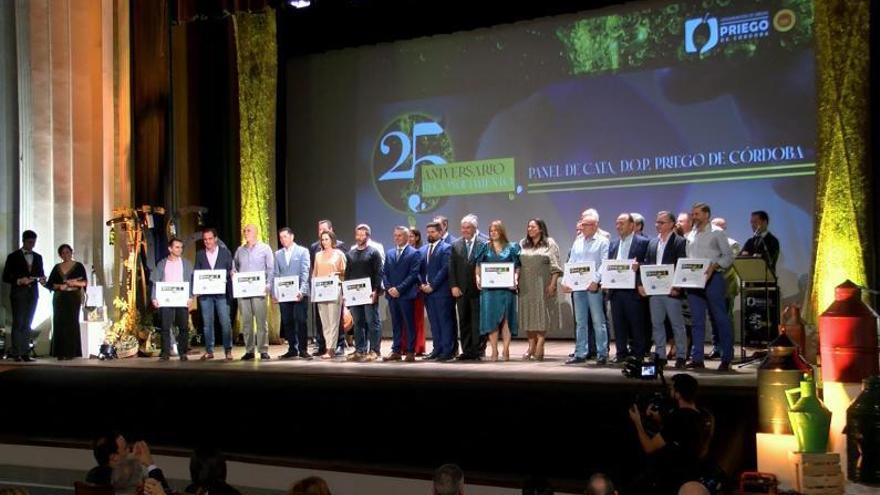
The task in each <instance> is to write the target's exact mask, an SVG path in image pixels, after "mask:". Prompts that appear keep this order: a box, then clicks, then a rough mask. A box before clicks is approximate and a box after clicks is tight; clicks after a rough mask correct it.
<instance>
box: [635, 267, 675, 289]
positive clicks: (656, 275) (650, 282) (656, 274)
mask: <svg viewBox="0 0 880 495" xmlns="http://www.w3.org/2000/svg"><path fill="white" fill-rule="evenodd" d="M639 270H640V271H641V272H642V287H643V288H644V289H645V294H647V295H649V296H668V295H669V294H670V293H671V292H672V288H673V287H672V282H673V280H674V277H675V265H642V266H640V267H639Z"/></svg>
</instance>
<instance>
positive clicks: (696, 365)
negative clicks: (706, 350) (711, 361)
mask: <svg viewBox="0 0 880 495" xmlns="http://www.w3.org/2000/svg"><path fill="white" fill-rule="evenodd" d="M685 368H687V369H689V370H702V369H706V365H705V364H704V363H703V362H702V361H691V362H689V363H688V364H687V365H685Z"/></svg>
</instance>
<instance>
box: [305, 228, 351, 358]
mask: <svg viewBox="0 0 880 495" xmlns="http://www.w3.org/2000/svg"><path fill="white" fill-rule="evenodd" d="M324 232H333V233H334V234H335V233H336V232H334V231H333V222H331V221H330V220H319V221H318V240H317V241H315V242H313V243H312V245H311V246H309V266H315V254H317V252H318V251H320V250H321V234H323V233H324ZM336 249H338V250H340V251H342V252H343V253H345V252H347V251H348V246H346V245H345V243H344V242H342V241H341V240H339V239H336ZM339 308H340V311H344V310H345V307H344V306H342V305H341V304H340V305H339ZM312 314H313V317H312V321H313V322H314V326H315V345H316V346H317V349H316V350H315V352H314V354H312V356H315V357H318V356H323V355H324V354H326V353H327V343H326V342H324V331H323V328H322V327H321V319H320V318H318V310H317V303H315V304H312ZM342 320H343V318H342V317H340V318H339V338H337V339H336V354H337V355H342V354H344V353H345V329H344V328H343V325H344V322H343V321H342Z"/></svg>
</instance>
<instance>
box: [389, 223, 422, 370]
mask: <svg viewBox="0 0 880 495" xmlns="http://www.w3.org/2000/svg"><path fill="white" fill-rule="evenodd" d="M408 240H409V229H408V228H406V227H403V226H397V227H395V228H394V246H395V247H393V248H391V249H389V250H388V252H387V253H386V254H385V265H384V266H383V267H382V283H383V285H384V286H385V297H386V298H388V310H389V311H390V312H391V331H392V343H391V354H389V355H388V356H385V358H384V359H383V361H400V360H401V357H402V356H401V354H400V351H401V349H400V338H401V335H402V334H403V332H406V343H407V349H406V359H405V361H407V362H410V363H411V362H414V361H415V360H416V352H415V349H416V332H415V329H416V326H415V313H414V307H413V300H414V299H415V298H416V295H417V294H418V290H419V287H418V283H419V265H420V263H421V259H422V257H421V255H420V254H419V252H418V251H416V250H415V248H413V247H412V246H410V245H409V243H408V242H407V241H408Z"/></svg>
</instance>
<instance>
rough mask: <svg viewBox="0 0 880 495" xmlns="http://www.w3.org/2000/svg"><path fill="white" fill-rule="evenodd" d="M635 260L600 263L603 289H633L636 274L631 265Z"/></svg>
mask: <svg viewBox="0 0 880 495" xmlns="http://www.w3.org/2000/svg"><path fill="white" fill-rule="evenodd" d="M635 262H636V260H605V261H603V262H602V268H601V269H600V270H601V271H600V273H601V274H602V288H603V289H635V288H636V272H635V271H634V270H633V267H632V265H633V263H635Z"/></svg>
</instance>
